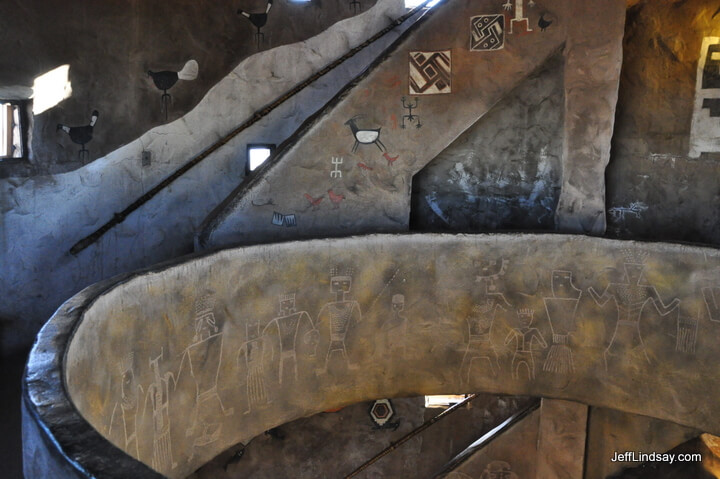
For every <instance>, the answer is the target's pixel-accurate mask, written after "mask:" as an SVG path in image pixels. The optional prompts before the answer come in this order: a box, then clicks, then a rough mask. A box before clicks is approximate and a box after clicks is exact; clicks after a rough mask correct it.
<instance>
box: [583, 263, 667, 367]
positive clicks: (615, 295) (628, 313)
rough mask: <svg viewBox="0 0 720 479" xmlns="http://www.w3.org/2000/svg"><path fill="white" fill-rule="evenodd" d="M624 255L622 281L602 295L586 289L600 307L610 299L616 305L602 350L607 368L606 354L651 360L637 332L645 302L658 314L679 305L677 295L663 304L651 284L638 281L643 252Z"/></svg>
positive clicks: (591, 289)
mask: <svg viewBox="0 0 720 479" xmlns="http://www.w3.org/2000/svg"><path fill="white" fill-rule="evenodd" d="M625 255H626V261H625V263H623V267H624V270H625V276H624V278H623V282H622V283H610V284H608V285H607V287H606V288H605V291H603V293H602V294H598V293H597V292H596V291H595V289H594V288H593V287H590V288H589V290H588V291H589V292H590V295H591V296H592V297H593V299H594V300H595V302H596V303H597V304H598V305H599V306H603V305H605V303H607V302H608V300H610V299H611V298H612V299H614V300H615V304H616V306H617V322H616V325H615V332H614V333H613V336H612V339H611V340H610V344H608V347H607V348H606V349H605V351H604V352H603V358H604V360H605V369H606V370H607V367H608V359H609V357H610V356H615V355H626V354H632V355H635V356H637V357H638V358H644V359H645V361H647V362H648V363H649V362H650V358H649V357H648V354H647V351H645V343H644V342H643V339H642V335H641V334H640V317H641V316H642V312H643V309H644V308H645V305H646V304H647V302H648V301H650V302H652V303H653V306H655V309H656V310H657V312H658V313H659V314H660V315H661V316H667V315H668V314H670V313H671V312H672V311H673V310H675V309H676V308H677V307H678V306H679V305H680V300H679V299H677V298H675V299H673V300H672V301H671V302H670V304H668V305H666V304H665V303H664V302H663V300H662V299H661V298H660V295H659V294H658V292H657V290H656V289H655V287H654V286H652V285H649V284H642V283H641V281H642V276H643V270H644V268H645V265H644V264H643V261H642V260H643V259H644V255H643V254H642V253H636V252H626V254H625Z"/></svg>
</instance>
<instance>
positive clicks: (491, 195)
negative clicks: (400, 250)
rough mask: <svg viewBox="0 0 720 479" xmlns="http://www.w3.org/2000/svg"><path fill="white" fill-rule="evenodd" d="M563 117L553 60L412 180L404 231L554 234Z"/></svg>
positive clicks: (559, 66) (559, 70)
mask: <svg viewBox="0 0 720 479" xmlns="http://www.w3.org/2000/svg"><path fill="white" fill-rule="evenodd" d="M562 119H563V60H562V57H561V56H560V55H557V56H555V57H553V58H551V59H550V60H548V62H547V63H546V64H544V65H543V66H542V67H541V68H540V69H539V71H538V72H536V73H535V74H533V75H531V76H530V77H528V79H526V80H525V81H524V82H522V84H520V85H519V86H518V87H517V88H516V89H515V90H514V91H513V92H512V93H511V94H510V95H508V96H507V97H506V98H504V99H503V100H502V101H500V102H499V103H498V104H497V105H495V106H494V107H493V108H492V110H490V111H489V112H488V113H487V114H486V115H485V116H483V117H482V118H481V119H480V120H478V122H477V123H475V124H474V125H473V126H472V127H470V128H469V129H468V130H467V131H466V132H464V133H463V134H462V135H460V136H459V137H458V139H457V140H455V141H454V142H453V143H452V144H451V145H450V146H449V147H448V148H447V149H446V150H445V151H443V152H442V153H440V154H439V155H438V156H437V158H435V159H434V160H432V161H431V162H430V163H429V164H428V165H427V166H426V167H425V168H423V169H422V170H420V171H419V172H418V173H417V174H416V175H415V176H414V177H413V179H412V204H411V210H410V229H411V230H414V231H475V232H480V231H493V230H553V229H554V227H555V210H556V207H557V202H558V199H559V196H560V179H561V170H562V168H561V157H562V138H563V134H562V128H563V122H562Z"/></svg>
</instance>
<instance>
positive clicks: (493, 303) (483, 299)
mask: <svg viewBox="0 0 720 479" xmlns="http://www.w3.org/2000/svg"><path fill="white" fill-rule="evenodd" d="M479 267H480V274H479V275H478V276H477V277H476V278H475V282H476V283H480V296H479V297H478V298H477V302H476V304H475V305H474V306H473V308H472V313H471V314H470V316H468V317H467V318H465V321H466V322H467V325H468V344H467V346H466V348H465V354H464V355H463V360H462V364H461V365H460V380H461V382H470V371H471V369H472V364H473V361H482V362H487V363H488V365H489V366H490V371H491V372H492V374H493V376H497V374H498V372H499V371H500V363H499V360H498V354H497V351H496V350H495V346H494V345H493V343H492V340H491V333H492V327H493V323H494V322H495V315H496V313H497V311H498V310H501V311H507V309H506V307H507V308H510V307H512V306H510V303H509V302H508V300H507V299H506V298H505V295H504V294H503V293H502V292H500V291H499V288H498V280H499V279H500V277H502V276H503V275H504V274H505V271H506V270H507V261H506V260H501V262H500V265H499V266H498V265H497V263H494V262H483V263H481V264H480V265H479Z"/></svg>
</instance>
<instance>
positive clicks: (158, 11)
mask: <svg viewBox="0 0 720 479" xmlns="http://www.w3.org/2000/svg"><path fill="white" fill-rule="evenodd" d="M374 4H375V0H367V1H365V0H364V1H363V2H362V11H366V10H367V9H369V8H370V7H372V6H373V5H374ZM265 5H266V1H265V0H244V1H243V2H239V3H234V4H229V3H227V2H217V1H213V0H199V1H198V0H178V1H175V2H172V3H169V2H165V3H157V2H156V3H153V2H143V1H139V0H132V1H124V2H95V1H92V0H73V2H72V4H71V5H68V4H67V3H66V2H61V1H55V0H53V1H47V0H8V1H5V2H3V7H2V14H0V32H2V34H0V35H1V36H2V38H3V43H4V44H5V45H7V46H11V47H10V48H3V49H2V51H0V66H1V67H2V68H0V86H3V87H11V86H25V87H32V86H33V81H34V79H35V77H37V76H39V75H42V74H44V73H46V72H48V71H50V70H52V69H54V68H56V67H58V66H60V65H65V64H67V65H69V66H70V71H69V80H70V82H71V84H72V95H71V96H70V97H69V98H68V99H66V100H64V101H63V102H61V103H60V104H58V105H57V106H56V107H54V108H52V109H50V110H48V111H46V112H44V113H41V114H39V115H37V116H36V117H35V122H34V127H33V130H34V131H33V136H32V150H33V156H32V158H31V162H29V164H30V165H31V169H30V170H29V171H27V172H23V174H30V175H32V174H47V173H56V172H61V171H68V170H72V169H76V168H78V167H80V166H82V164H83V163H82V162H81V161H79V160H78V155H77V152H78V150H79V149H80V147H79V146H78V145H75V144H74V143H72V142H71V141H70V140H69V138H67V135H64V134H60V133H57V132H56V129H55V127H56V125H57V124H58V123H64V124H68V125H85V124H87V123H88V121H89V119H90V112H91V111H92V110H93V109H97V110H99V111H100V119H99V121H98V124H97V126H96V128H95V130H94V132H93V141H92V142H91V143H90V144H89V145H88V148H89V150H90V159H91V160H95V159H97V158H101V157H103V156H105V155H106V154H109V153H110V152H112V151H113V150H115V149H117V148H118V147H119V146H121V145H123V144H125V143H128V142H129V141H132V140H133V139H135V138H137V137H138V136H140V135H141V134H142V133H143V132H146V131H147V130H149V129H150V128H152V127H155V126H158V125H160V124H163V123H167V121H166V119H165V116H164V114H163V111H162V108H161V101H160V96H161V95H162V91H160V90H158V89H157V88H156V87H155V85H153V83H152V81H151V80H150V79H149V78H148V76H147V74H146V72H147V70H154V71H161V70H172V71H179V70H180V68H181V67H182V66H183V65H184V64H185V62H187V61H188V60H190V59H194V60H196V61H197V62H198V63H199V65H200V70H199V75H198V77H197V79H196V80H194V81H180V82H178V83H177V84H176V85H175V86H173V87H172V88H171V89H170V91H169V93H170V94H171V95H172V103H171V105H170V107H169V111H168V117H169V119H170V120H171V121H172V120H176V119H178V118H179V117H181V116H183V115H184V114H185V113H187V112H188V111H190V110H191V109H192V108H193V107H194V106H196V105H197V104H198V103H199V102H200V101H201V100H202V98H203V97H204V96H205V94H206V93H207V91H208V90H209V89H210V88H211V87H213V86H214V85H215V84H216V83H218V82H219V81H221V80H222V79H223V78H224V77H225V76H227V74H228V73H229V72H230V71H231V70H232V69H233V68H234V67H236V66H237V64H238V62H240V61H241V60H243V59H245V58H247V57H249V56H251V55H253V54H255V53H257V52H258V47H257V46H256V42H255V40H254V33H255V27H253V26H252V25H251V24H250V22H249V21H248V20H247V19H246V18H244V17H241V16H239V15H237V14H236V11H237V9H238V7H241V8H243V9H246V10H249V11H253V12H255V11H259V10H264V9H265ZM353 15H354V11H353V10H352V9H349V8H347V5H346V3H345V2H321V1H314V2H307V3H299V2H293V1H291V0H276V1H275V2H274V4H273V8H272V10H271V13H270V15H269V16H268V20H267V24H266V25H265V27H264V28H263V32H264V34H265V41H264V42H262V43H261V45H260V50H268V49H271V48H274V47H278V46H281V45H285V44H290V43H294V42H297V41H300V40H304V39H307V38H310V37H312V36H314V35H317V34H319V33H321V32H322V31H323V30H325V29H327V28H328V27H329V26H330V25H332V24H334V23H335V22H337V21H339V20H342V19H344V18H347V17H350V16H353ZM296 80H297V79H296ZM268 83H272V81H270V82H268ZM0 91H2V90H0ZM13 91H15V92H17V91H18V88H14V89H13ZM0 98H3V97H2V96H0ZM3 170H4V167H3V165H0V171H3ZM17 172H18V173H20V172H22V169H18V170H17Z"/></svg>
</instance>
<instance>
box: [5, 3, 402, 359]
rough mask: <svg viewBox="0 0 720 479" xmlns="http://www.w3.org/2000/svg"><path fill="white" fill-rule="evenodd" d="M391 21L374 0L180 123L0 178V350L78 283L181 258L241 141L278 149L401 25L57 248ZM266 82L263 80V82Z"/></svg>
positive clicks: (259, 67) (240, 157)
mask: <svg viewBox="0 0 720 479" xmlns="http://www.w3.org/2000/svg"><path fill="white" fill-rule="evenodd" d="M402 13H404V8H403V6H402V2H401V1H400V0H382V1H380V2H378V5H377V6H376V7H375V8H372V9H370V10H369V11H367V12H365V13H362V14H360V15H358V16H357V17H355V18H351V19H348V20H345V21H343V22H340V23H338V24H336V25H334V26H332V27H330V28H328V29H327V30H326V31H325V32H324V33H322V34H320V35H319V36H317V37H314V38H311V39H308V40H306V41H304V42H300V43H296V44H292V45H286V46H282V47H279V48H274V49H272V50H269V51H264V52H262V53H259V54H257V55H254V56H252V57H250V58H248V59H247V60H245V61H243V62H242V63H241V64H240V65H238V66H237V67H236V68H235V69H234V70H233V72H232V73H230V74H229V75H228V76H227V77H225V78H224V79H223V80H222V81H220V82H219V83H218V84H217V85H215V86H214V87H213V88H212V89H211V90H210V91H209V92H208V94H207V95H206V97H205V98H204V99H203V100H202V101H201V102H200V104H198V105H197V107H196V108H195V109H194V110H193V111H192V112H190V113H189V114H187V115H186V116H185V117H183V118H181V119H179V120H176V121H174V122H171V123H169V124H167V125H163V126H160V127H157V128H154V129H152V130H150V131H148V132H146V133H145V134H143V135H142V136H141V137H140V138H139V139H137V140H135V141H132V142H131V143H129V144H127V145H125V146H123V147H122V148H120V149H118V150H116V151H113V152H111V153H110V154H108V155H107V156H105V157H103V158H101V159H98V160H96V161H94V162H92V163H91V164H89V165H86V166H84V167H82V168H79V169H77V170H75V171H72V172H68V173H64V174H58V175H47V176H36V177H33V178H27V179H20V178H12V179H5V180H0V208H1V214H2V217H0V222H1V225H2V226H1V227H0V272H1V273H0V289H2V290H3V291H4V292H5V293H4V294H5V300H4V301H2V302H1V303H0V315H2V316H5V317H7V318H12V319H13V321H12V323H11V324H12V326H11V327H8V328H4V334H3V337H2V338H0V350H3V351H9V350H12V349H13V348H21V347H24V346H25V345H28V344H30V343H31V342H32V337H33V336H34V335H35V333H36V332H37V330H38V329H39V328H40V326H41V324H42V323H43V322H44V321H46V320H47V318H48V317H50V315H51V314H52V312H53V311H54V310H55V309H57V307H58V306H59V305H60V304H61V303H62V301H64V300H65V299H67V298H68V297H70V296H71V295H73V294H75V293H76V292H78V291H79V290H80V289H82V288H83V287H85V286H87V285H89V284H92V283H94V282H96V281H100V280H101V279H103V278H107V277H110V276H113V275H115V274H119V273H122V272H125V271H131V270H134V269H137V268H141V267H145V266H148V265H150V264H153V263H158V262H161V261H166V260H168V259H171V258H175V257H177V256H180V255H183V254H187V253H190V252H191V251H192V248H193V246H192V243H193V234H194V232H195V230H196V228H197V227H198V225H199V224H200V223H201V221H202V219H203V218H204V217H205V216H206V215H207V214H208V213H209V212H210V211H211V210H212V209H213V208H214V207H215V206H216V205H217V204H218V203H220V201H221V200H222V199H223V198H224V197H225V196H227V195H228V194H229V192H230V191H232V188H234V187H235V186H236V185H237V182H238V181H240V180H241V179H242V178H243V176H244V174H245V171H244V169H245V156H246V155H245V147H246V144H247V143H253V142H258V141H264V142H269V143H275V144H280V143H281V142H282V141H283V140H284V139H285V138H286V137H287V136H288V135H290V133H291V132H292V131H294V129H295V128H297V127H298V125H300V124H301V123H302V122H303V121H304V120H305V118H307V116H309V115H310V114H312V113H313V112H314V110H315V109H317V108H320V107H321V106H322V105H323V104H324V103H325V102H327V101H328V99H329V98H331V97H332V96H333V95H334V94H335V93H336V92H337V90H338V89H339V88H341V87H342V86H343V85H344V84H345V83H347V82H348V81H350V79H352V78H353V77H354V76H355V75H357V74H358V73H359V72H361V71H362V70H363V69H364V68H365V66H366V65H367V63H368V62H369V61H370V60H371V59H372V58H374V55H377V54H378V53H379V52H380V51H382V49H383V48H384V47H385V46H386V45H387V44H388V43H389V42H391V41H392V40H393V39H394V38H396V37H397V35H398V34H399V32H400V31H402V30H403V28H404V27H401V28H398V31H393V32H391V33H389V34H388V35H386V37H383V39H381V40H379V41H378V42H377V43H376V44H374V45H373V46H372V47H370V48H369V51H367V52H364V53H362V54H360V55H359V56H358V57H356V58H353V59H352V60H350V61H348V62H347V64H344V65H343V66H342V67H341V68H340V69H339V70H338V71H336V72H333V73H332V74H330V75H328V76H327V77H324V78H323V80H321V81H320V82H316V84H312V85H311V86H310V87H308V88H307V89H305V90H304V91H303V92H302V93H300V94H298V95H297V96H295V97H293V98H292V99H291V100H290V101H288V102H287V103H285V104H284V105H282V106H281V107H280V108H279V109H278V110H276V111H275V112H274V113H272V114H271V115H270V116H268V117H266V118H265V119H263V121H261V122H259V124H256V125H254V126H253V127H252V128H250V129H249V130H247V131H246V132H244V133H243V134H241V135H239V136H237V137H236V138H234V139H233V140H232V141H231V142H230V143H229V144H228V145H227V146H225V147H223V148H221V149H220V150H218V151H217V152H215V153H214V154H213V155H211V156H210V157H209V158H207V159H206V160H205V161H204V162H203V163H201V164H200V165H198V166H196V167H194V168H193V169H192V170H190V171H189V172H188V173H187V174H186V175H184V176H183V177H182V178H181V179H180V180H178V181H176V182H175V183H174V184H173V185H171V186H170V187H169V188H167V189H166V190H165V191H163V192H162V193H161V194H160V195H158V196H157V197H156V198H155V199H153V200H152V201H151V202H149V203H147V204H146V205H145V206H143V207H142V208H141V209H139V210H138V211H136V212H135V213H133V214H132V215H130V216H129V217H128V218H127V219H126V220H125V222H124V223H122V224H121V225H119V226H118V227H116V228H114V229H113V230H111V231H110V232H109V233H107V234H106V235H105V236H104V237H103V238H101V240H100V241H99V242H98V243H97V244H95V245H93V246H91V247H90V248H88V249H87V250H85V251H83V252H81V253H80V254H78V255H77V256H71V255H69V254H68V250H69V249H70V247H71V246H72V245H73V244H74V243H75V242H76V241H78V240H80V239H81V238H83V237H84V236H86V235H88V234H90V233H92V232H93V231H95V230H96V229H97V228H99V227H100V226H101V225H102V224H104V223H105V222H106V221H108V220H110V218H112V216H113V214H114V213H116V212H118V211H121V210H123V209H124V208H125V207H126V206H128V205H129V204H130V203H131V202H132V201H134V200H135V199H136V198H138V197H140V196H141V195H142V194H144V193H145V192H146V191H148V190H149V189H150V188H152V187H153V186H155V185H156V184H158V183H159V182H160V181H162V180H163V179H164V178H165V177H167V176H168V175H169V174H170V173H171V172H172V171H174V170H175V169H176V168H178V167H179V166H180V165H182V164H183V163H184V162H186V161H187V160H189V159H190V158H191V157H192V156H193V155H196V154H198V153H200V152H201V151H202V150H203V149H205V148H206V147H207V146H209V145H210V144H211V143H212V142H213V141H215V140H217V139H218V138H219V137H220V136H221V135H225V134H227V133H228V132H229V131H231V130H232V129H234V128H235V127H237V126H238V125H239V124H240V123H242V122H244V121H245V120H247V119H248V118H249V117H250V116H251V115H252V113H253V112H254V110H253V108H254V107H257V106H262V105H264V104H266V103H269V102H271V101H273V100H274V99H275V98H277V97H278V96H280V95H281V94H282V93H284V92H285V91H286V90H288V89H290V88H291V87H292V86H294V85H295V84H296V83H297V82H298V81H299V79H300V78H298V77H297V76H296V75H300V74H303V75H304V74H308V75H309V74H310V73H311V72H316V71H318V70H320V69H322V68H323V67H324V66H325V65H326V64H328V63H330V62H331V61H332V60H334V59H335V58H337V57H338V56H340V55H342V54H344V53H345V50H343V47H342V45H349V46H356V45H358V44H360V43H362V42H363V41H364V40H365V39H366V38H368V37H370V36H371V35H373V34H374V33H376V32H377V31H379V30H381V29H382V28H383V27H385V26H386V25H387V24H388V23H389V22H390V20H391V19H394V18H397V17H399V16H400V15H402ZM298 59H303V60H302V63H301V65H302V67H300V66H294V65H295V64H298V63H299V62H298V61H297V60H298ZM299 68H302V70H303V71H302V72H299V71H298V69H299ZM270 72H274V77H272V75H270ZM269 76H270V77H272V78H273V80H272V81H271V82H268V81H267V78H268V77H269ZM261 85H262V88H260V86H261ZM249 99H252V102H254V103H252V104H251V103H250V102H249ZM142 151H151V152H152V157H153V160H152V164H151V165H150V166H149V167H141V153H142ZM48 271H52V274H47V272H48Z"/></svg>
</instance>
